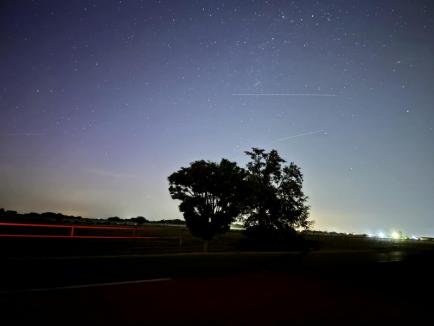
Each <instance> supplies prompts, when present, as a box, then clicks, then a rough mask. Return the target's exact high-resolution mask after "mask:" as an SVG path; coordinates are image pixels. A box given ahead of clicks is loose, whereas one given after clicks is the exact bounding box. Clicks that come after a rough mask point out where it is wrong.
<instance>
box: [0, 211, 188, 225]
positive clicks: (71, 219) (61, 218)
mask: <svg viewBox="0 0 434 326" xmlns="http://www.w3.org/2000/svg"><path fill="white" fill-rule="evenodd" d="M0 222H14V223H53V224H54V223H63V224H92V225H93V224H103V225H113V224H114V225H142V224H147V223H154V224H157V223H158V224H177V225H185V221H183V220H180V219H163V220H159V221H150V220H148V219H147V218H145V217H143V216H137V217H132V218H120V217H118V216H113V217H108V218H84V217H81V216H71V215H64V214H61V213H53V212H46V213H41V214H40V213H33V212H32V213H24V214H20V213H18V212H17V211H11V210H5V209H3V208H0Z"/></svg>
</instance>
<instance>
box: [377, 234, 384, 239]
mask: <svg viewBox="0 0 434 326" xmlns="http://www.w3.org/2000/svg"><path fill="white" fill-rule="evenodd" d="M377 237H379V238H380V239H385V238H386V235H385V234H384V232H378V234H377Z"/></svg>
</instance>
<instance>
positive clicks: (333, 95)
mask: <svg viewBox="0 0 434 326" xmlns="http://www.w3.org/2000/svg"><path fill="white" fill-rule="evenodd" d="M232 96H312V97H316V96H322V97H336V96H338V95H337V94H320V93H233V94H232Z"/></svg>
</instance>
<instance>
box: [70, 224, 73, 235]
mask: <svg viewBox="0 0 434 326" xmlns="http://www.w3.org/2000/svg"><path fill="white" fill-rule="evenodd" d="M70 236H71V237H74V225H71V234H70Z"/></svg>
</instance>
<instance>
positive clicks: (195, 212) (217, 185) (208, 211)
mask: <svg viewBox="0 0 434 326" xmlns="http://www.w3.org/2000/svg"><path fill="white" fill-rule="evenodd" d="M245 176H246V172H245V170H244V169H242V168H240V167H238V166H237V164H236V163H234V162H230V161H228V160H226V159H222V160H221V162H220V163H215V162H210V161H203V160H201V161H195V162H193V163H191V164H190V166H189V167H186V168H185V167H183V168H181V169H180V170H179V171H177V172H174V173H173V174H171V175H170V176H169V177H168V179H169V192H170V195H171V196H172V198H173V199H178V200H180V201H181V203H180V204H179V209H180V211H181V212H182V213H183V215H184V218H185V221H186V224H187V227H188V228H189V229H190V231H191V233H192V234H193V235H194V236H197V237H201V238H202V239H204V240H205V241H208V240H211V239H212V238H213V237H214V235H216V234H221V233H225V232H227V231H228V230H229V226H230V223H231V222H233V221H234V220H235V218H236V217H238V216H239V215H240V214H241V211H242V209H243V196H244V194H245V190H244V187H245V182H244V179H245ZM206 243H207V242H206Z"/></svg>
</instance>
